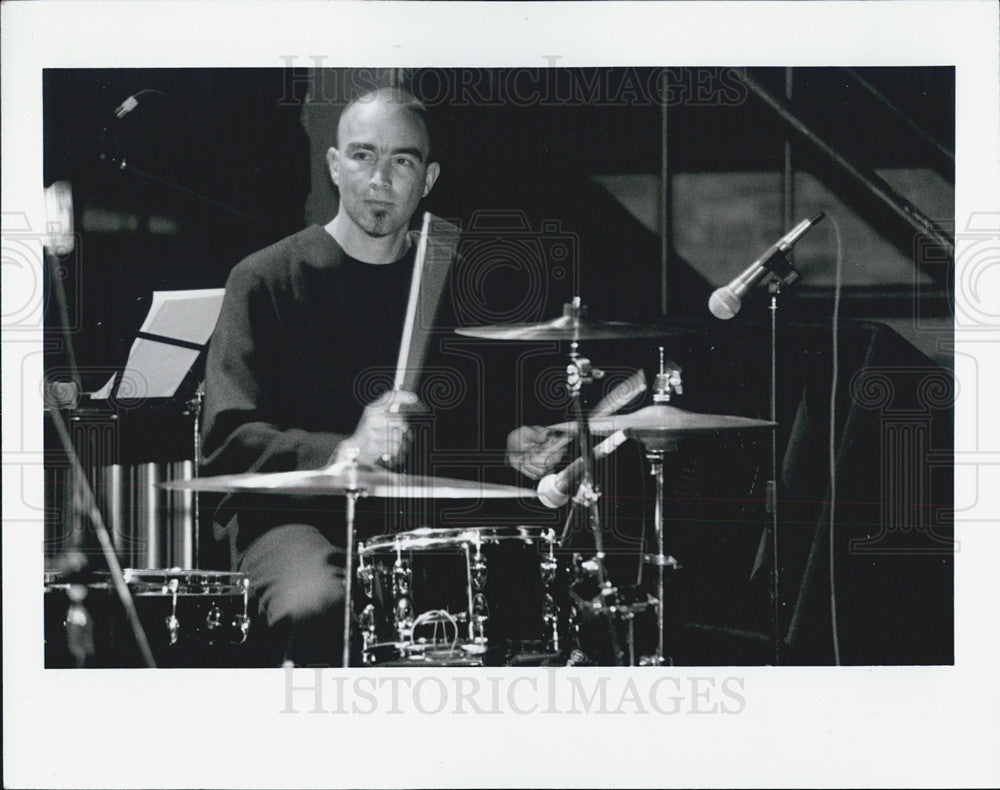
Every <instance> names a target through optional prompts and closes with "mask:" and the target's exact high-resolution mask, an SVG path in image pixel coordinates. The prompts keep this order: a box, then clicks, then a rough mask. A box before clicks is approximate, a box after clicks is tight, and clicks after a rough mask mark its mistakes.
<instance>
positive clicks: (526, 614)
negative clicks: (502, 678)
mask: <svg viewBox="0 0 1000 790" xmlns="http://www.w3.org/2000/svg"><path fill="white" fill-rule="evenodd" d="M555 548H556V536H555V532H554V530H552V529H542V528H539V527H504V526H499V527H466V528H461V529H429V528H427V529H417V530H412V531H409V532H402V533H400V534H398V535H384V536H381V537H378V538H375V539H374V540H370V541H367V542H365V543H359V544H358V552H357V553H358V564H357V571H356V577H357V587H356V593H355V595H354V596H353V597H354V601H353V603H354V609H355V613H356V615H357V619H358V622H359V624H360V630H361V643H362V645H361V647H362V651H363V660H364V662H365V663H366V664H380V665H388V664H398V663H405V664H414V663H417V664H427V665H453V666H454V665H458V666H462V665H482V664H503V663H507V662H509V661H510V660H511V659H512V657H513V656H515V655H519V654H520V655H523V654H532V655H538V656H545V655H553V654H558V653H559V651H560V650H561V648H562V646H561V639H560V633H561V631H562V629H563V623H562V619H561V611H563V610H564V609H565V595H563V594H560V592H559V590H560V589H563V587H564V584H563V582H564V579H563V577H562V575H561V574H559V572H558V570H559V563H558V561H557V558H556V555H555Z"/></svg>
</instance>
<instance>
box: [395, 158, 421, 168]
mask: <svg viewBox="0 0 1000 790" xmlns="http://www.w3.org/2000/svg"><path fill="white" fill-rule="evenodd" d="M396 164H397V165H399V166H400V167H416V164H415V163H414V161H413V160H412V159H408V158H407V157H405V156H401V157H398V158H397V159H396Z"/></svg>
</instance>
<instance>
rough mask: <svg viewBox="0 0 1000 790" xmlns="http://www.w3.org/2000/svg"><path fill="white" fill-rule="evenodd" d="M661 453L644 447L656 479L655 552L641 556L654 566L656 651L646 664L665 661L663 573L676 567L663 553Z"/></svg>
mask: <svg viewBox="0 0 1000 790" xmlns="http://www.w3.org/2000/svg"><path fill="white" fill-rule="evenodd" d="M663 454H664V450H662V449H655V450H654V449H649V448H647V449H646V458H647V460H648V461H649V467H650V469H649V473H650V475H652V477H653V479H654V480H656V501H655V502H654V503H653V531H654V532H655V534H656V554H646V555H644V556H643V561H644V562H649V563H652V564H653V565H655V566H656V629H657V630H656V653H655V654H654V655H653V656H652V658H651V659H646V660H644V662H643V663H646V664H656V665H662V664H666V663H667V659H666V656H665V655H664V631H665V623H664V617H665V615H666V590H665V585H664V573H665V572H666V567H667V566H668V565H669V566H670V567H671V568H677V567H678V565H677V560H675V559H674V558H673V557H670V556H668V555H667V554H665V553H664V545H663V544H664V541H663V532H664V529H663V526H664V525H663Z"/></svg>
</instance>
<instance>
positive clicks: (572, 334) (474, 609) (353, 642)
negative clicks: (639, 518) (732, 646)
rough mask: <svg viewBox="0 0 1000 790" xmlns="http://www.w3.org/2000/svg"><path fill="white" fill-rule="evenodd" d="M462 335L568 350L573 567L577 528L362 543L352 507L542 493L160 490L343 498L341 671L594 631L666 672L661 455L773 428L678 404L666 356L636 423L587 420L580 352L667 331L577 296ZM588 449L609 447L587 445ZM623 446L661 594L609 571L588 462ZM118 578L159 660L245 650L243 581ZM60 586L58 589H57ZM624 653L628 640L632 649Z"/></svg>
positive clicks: (353, 468) (410, 480)
mask: <svg viewBox="0 0 1000 790" xmlns="http://www.w3.org/2000/svg"><path fill="white" fill-rule="evenodd" d="M457 331H458V333H459V334H462V335H465V336H469V337H474V338H482V339H489V340H500V341H511V342H516V341H539V340H545V341H561V342H567V343H568V344H569V352H568V364H567V367H566V388H567V392H568V394H569V395H570V398H571V403H572V409H573V416H574V419H573V420H571V421H569V422H564V423H560V424H557V425H553V426H550V430H552V431H554V432H561V433H563V434H564V435H565V437H566V443H567V444H568V443H569V442H570V441H573V440H575V441H576V442H577V443H578V445H579V447H580V448H581V455H580V458H579V459H578V460H577V461H575V462H574V463H573V464H571V465H570V466H569V467H567V468H566V469H565V470H563V471H562V472H560V473H559V474H558V475H555V476H551V477H552V478H553V479H554V480H555V481H556V484H557V489H559V490H562V491H566V492H568V493H570V494H572V496H565V497H563V498H562V499H560V500H559V501H561V502H565V501H569V499H572V502H573V506H574V509H576V508H579V509H580V512H583V513H585V514H586V516H587V521H588V522H589V526H590V540H591V545H588V547H587V548H586V550H583V549H580V548H579V547H574V548H573V549H572V560H569V561H568V560H567V559H566V557H567V553H568V551H569V547H568V545H567V540H568V531H569V526H570V521H569V520H567V523H566V529H564V530H563V533H562V535H559V534H557V533H556V531H555V530H554V529H546V528H541V527H537V526H517V527H507V526H470V527H464V528H422V529H416V530H410V531H407V532H400V533H397V534H388V535H383V536H379V537H376V538H374V539H366V540H362V541H355V535H354V514H355V505H356V502H357V500H358V499H359V498H362V497H374V498H394V499H402V500H406V499H474V500H479V499H538V498H539V491H537V490H535V489H530V488H524V487H518V486H507V485H497V484H492V483H486V482H479V481H472V480H463V479H455V478H444V477H432V476H417V475H408V474H402V473H398V472H394V471H390V470H388V469H384V468H381V467H367V466H364V465H361V464H359V463H358V462H357V460H356V458H354V457H349V458H348V460H347V461H341V462H339V463H338V464H335V465H333V466H330V467H328V468H325V469H320V470H310V471H293V472H278V473H263V474H256V473H248V474H239V475H226V476H218V477H202V478H195V479H193V480H176V481H171V482H164V483H161V484H160V485H161V486H162V487H163V488H166V489H168V490H175V491H192V492H220V493H264V494H271V495H282V494H287V495H310V496H317V495H329V496H343V497H345V498H346V503H347V507H346V527H347V547H346V549H347V550H346V575H345V582H346V586H347V590H346V599H345V600H346V601H347V602H348V605H346V606H345V607H344V609H345V612H344V621H343V629H344V640H343V644H344V653H343V656H342V661H343V665H344V666H348V665H350V664H351V663H356V662H357V660H358V659H357V658H356V656H358V655H360V661H361V662H362V663H363V664H364V665H370V666H399V665H406V666H414V665H417V666H419V665H424V666H482V665H503V664H508V665H509V664H515V663H516V664H526V663H536V664H540V663H546V664H557V663H561V664H567V663H569V664H576V663H595V661H594V660H593V656H592V651H591V649H590V647H589V646H588V644H587V642H586V634H587V633H588V629H589V630H590V631H593V630H594V629H595V628H596V630H598V631H602V632H603V633H604V637H603V638H605V639H606V640H609V642H608V643H609V644H610V645H611V646H612V647H611V654H610V655H611V656H612V657H613V659H612V660H613V661H614V663H620V664H629V663H637V664H644V665H658V664H665V663H668V662H669V660H670V659H669V657H668V655H667V653H666V645H665V635H664V613H665V609H666V604H667V601H666V597H667V596H666V591H665V573H666V571H667V570H668V569H674V568H677V567H678V563H677V561H676V560H675V559H674V558H673V557H671V556H670V555H668V554H667V553H666V536H665V535H664V509H663V508H664V503H663V495H664V472H663V461H664V457H665V455H666V454H667V453H671V452H675V451H676V450H677V448H678V446H679V444H680V442H681V440H683V439H684V438H685V437H687V436H689V435H694V434H721V433H731V432H746V431H761V430H770V429H773V428H774V427H775V423H774V422H772V421H767V420H759V419H751V418H746V417H737V416H728V415H714V414H699V413H695V412H690V411H685V410H683V409H680V408H677V407H676V406H673V405H671V404H670V403H669V401H670V400H671V399H672V397H674V396H675V395H678V394H680V393H681V392H682V386H683V385H682V381H681V375H680V373H681V371H680V369H679V368H678V367H677V366H676V365H674V364H672V363H665V362H664V360H663V349H662V348H661V349H660V369H659V372H658V374H657V375H656V377H655V381H654V384H653V386H652V400H653V403H652V405H648V406H645V407H644V408H640V409H639V410H638V411H634V412H632V413H627V414H620V413H614V412H615V411H617V408H619V407H620V406H621V404H614V405H612V406H610V407H608V406H607V404H604V405H603V406H602V407H599V408H596V409H588V408H587V404H588V403H589V402H590V398H589V395H590V388H591V385H592V384H593V382H594V381H595V380H597V379H599V378H600V377H601V376H602V375H603V374H602V371H600V369H598V368H596V367H594V366H593V365H592V364H591V362H590V360H589V359H587V358H586V357H584V356H583V355H582V353H581V343H583V342H585V341H592V340H593V341H596V340H625V339H628V340H635V339H654V338H660V337H663V336H664V335H665V334H667V333H668V332H667V331H665V330H664V328H663V327H661V326H656V325H641V324H632V323H621V322H609V321H598V320H593V319H590V318H588V317H587V315H586V310H585V308H584V306H583V305H582V304H581V303H580V300H579V297H577V298H575V299H574V300H573V302H571V303H569V304H566V305H565V306H564V311H563V315H562V316H560V317H559V318H556V319H554V320H551V321H546V322H542V323H535V324H514V325H512V324H508V325H497V326H479V327H469V328H463V329H459V330H457ZM641 389H645V386H644V384H643V386H642V388H641ZM609 411H610V412H611V413H608V412H609ZM592 437H606V438H604V440H603V441H602V442H601V443H600V444H599V445H598V446H597V447H592V445H591V442H592ZM629 438H631V439H634V440H636V441H637V442H638V443H639V445H640V446H641V447H642V450H643V452H644V455H645V458H646V460H647V461H648V463H649V469H650V473H651V475H652V477H653V478H654V480H655V485H656V495H655V498H654V501H653V506H652V508H653V513H652V523H653V530H654V536H653V537H654V541H655V545H654V548H653V551H651V552H649V553H644V554H641V556H639V557H638V558H637V559H638V560H639V562H640V563H642V564H644V565H650V566H652V567H653V568H655V578H656V585H655V594H649V593H645V592H643V591H642V590H639V589H636V586H635V585H618V584H616V583H615V580H614V579H613V578H612V576H611V574H610V573H609V571H608V569H607V567H606V565H605V551H604V546H603V531H602V528H601V524H600V517H599V511H598V508H597V502H598V499H599V497H600V488H599V486H598V485H597V482H596V478H595V472H594V467H595V460H596V458H599V457H600V456H601V454H602V452H604V453H606V452H609V451H610V449H613V447H614V446H617V445H618V444H620V443H621V442H623V441H625V440H626V439H629ZM601 448H605V449H604V450H603V451H602V450H601ZM609 448H610V449H609ZM540 489H543V490H544V486H540ZM571 517H572V514H571ZM588 555H589V556H588ZM125 574H126V577H127V578H126V581H128V582H129V585H130V588H131V589H132V591H133V594H134V595H135V596H136V597H137V598H138V599H147V601H148V599H151V598H153V597H156V598H159V599H160V603H159V605H157V606H149V605H148V604H147V607H148V608H149V609H150V611H151V612H153V614H152V615H151V617H152V618H153V621H154V625H155V623H156V621H159V622H160V623H164V624H165V626H164V627H163V628H160V627H159V626H156V627H155V634H156V636H155V639H153V640H151V641H156V642H157V643H160V644H158V649H159V650H160V651H164V650H166V651H168V652H169V650H170V649H171V646H175V645H177V644H180V643H184V642H187V643H188V644H190V643H191V641H192V640H194V641H195V642H197V641H198V640H207V639H210V640H222V641H225V642H226V643H227V644H234V643H239V642H241V641H243V640H244V639H245V638H246V635H247V631H248V629H249V627H250V615H249V610H248V608H247V606H248V604H247V599H248V596H249V595H251V594H252V592H253V591H252V589H250V588H249V582H248V580H247V579H246V577H244V576H241V575H240V574H213V572H210V571H178V570H174V571H147V572H139V571H126V572H125ZM57 585H58V582H57V581H55V580H53V581H52V582H51V584H50V585H49V589H52V588H54V587H55V586H57ZM109 597H110V596H109ZM70 601H71V602H70V605H69V611H68V613H67V615H66V619H65V622H64V625H65V626H66V628H67V629H69V628H70V627H71V624H72V622H73V619H74V616H75V617H77V618H79V616H80V612H79V611H77V610H75V609H74V606H75V605H76V604H74V603H73V602H72V601H73V596H72V595H71V596H70ZM643 613H648V614H649V615H651V616H652V617H653V619H654V621H655V632H656V639H655V646H653V647H652V649H651V650H650V654H649V655H643V656H640V657H639V658H636V654H635V650H634V641H633V636H634V620H635V618H636V616H637V615H639V614H643ZM140 614H141V613H140ZM595 624H597V625H596V626H595ZM622 634H625V636H624V638H623V637H622ZM622 641H625V642H627V643H628V648H629V649H628V650H627V651H626V650H625V649H623V648H622V647H621V642H622ZM352 648H354V649H355V650H354V651H353V652H352Z"/></svg>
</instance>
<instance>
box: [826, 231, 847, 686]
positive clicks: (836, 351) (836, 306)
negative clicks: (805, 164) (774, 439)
mask: <svg viewBox="0 0 1000 790" xmlns="http://www.w3.org/2000/svg"><path fill="white" fill-rule="evenodd" d="M827 216H829V217H830V222H831V223H833V233H834V236H835V237H836V239H837V263H836V268H835V270H834V283H833V317H832V321H831V324H832V327H833V337H832V354H831V355H832V366H833V370H832V377H831V380H830V436H829V465H830V622H831V634H832V637H833V663H834V666H838V667H839V666H840V636H839V634H838V627H837V587H836V575H835V574H834V569H833V564H834V550H833V547H834V542H833V539H834V531H835V530H834V522H835V514H836V507H837V450H836V422H837V421H836V417H837V368H838V365H839V355H840V348H839V345H840V344H839V331H840V290H841V285H842V283H841V276H842V270H843V263H844V260H843V242H842V239H841V235H840V223H839V222H837V218H836V217H835V216H834V215H833V214H828V215H827Z"/></svg>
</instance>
